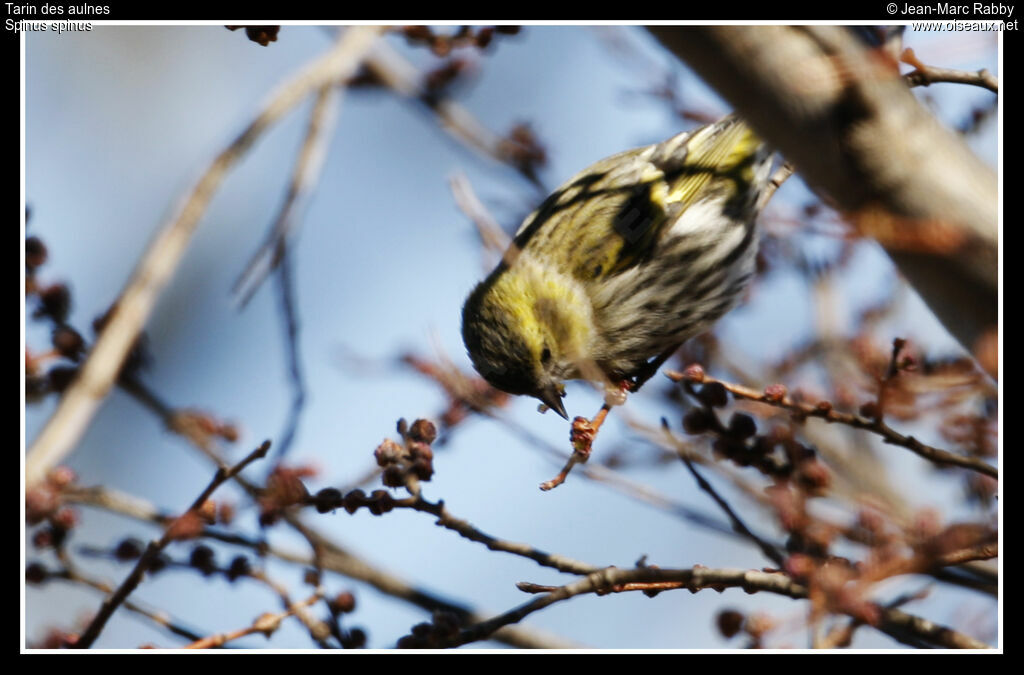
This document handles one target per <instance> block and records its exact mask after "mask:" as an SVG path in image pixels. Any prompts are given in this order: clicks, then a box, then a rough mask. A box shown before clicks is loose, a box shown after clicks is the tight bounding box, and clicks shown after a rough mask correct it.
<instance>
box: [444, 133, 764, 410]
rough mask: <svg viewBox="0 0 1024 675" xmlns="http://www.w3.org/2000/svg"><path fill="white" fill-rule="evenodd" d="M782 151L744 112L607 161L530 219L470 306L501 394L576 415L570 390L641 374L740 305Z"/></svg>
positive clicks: (469, 323)
mask: <svg viewBox="0 0 1024 675" xmlns="http://www.w3.org/2000/svg"><path fill="white" fill-rule="evenodd" d="M770 168H771V153H770V152H769V151H768V150H767V149H766V148H765V146H764V144H763V143H762V142H761V141H760V140H759V139H758V138H757V137H755V136H754V135H753V133H752V132H751V131H750V129H749V127H747V125H746V124H745V123H744V122H743V121H742V120H740V119H739V118H737V117H735V116H729V117H726V118H724V119H722V120H720V121H718V122H715V123H714V124H709V125H706V126H703V127H700V128H699V129H696V130H694V131H690V132H687V133H683V134H679V135H678V136H674V137H673V138H670V139H668V140H667V141H664V142H663V143H658V144H655V145H650V146H647V147H644V148H637V149H635V150H628V151H626V152H622V153H619V154H617V155H613V156H612V157H608V158H607V159H603V160H601V161H599V162H597V163H596V164H594V165H592V166H590V167H588V168H587V169H585V170H584V171H582V172H581V173H579V174H577V175H576V176H574V177H573V178H571V179H570V180H569V181H568V182H567V183H565V184H564V185H562V186H561V187H560V188H558V189H557V190H555V192H554V193H553V194H551V195H550V196H549V197H548V198H547V199H546V200H544V202H543V203H542V204H541V205H540V207H539V208H538V209H537V210H536V211H534V212H533V213H531V214H530V215H529V216H527V218H526V220H525V221H523V224H522V226H521V227H520V228H519V231H518V232H517V233H516V236H515V240H514V241H513V243H512V245H511V247H510V248H509V250H508V252H506V254H505V256H504V258H503V260H502V262H501V263H500V264H499V265H498V267H497V268H496V269H495V270H494V271H493V272H491V274H490V276H488V277H487V279H485V280H484V281H483V282H481V283H480V284H479V285H478V286H477V287H476V288H475V289H474V290H473V292H472V293H471V294H470V296H469V298H468V299H467V300H466V304H465V307H463V310H462V336H463V340H464V341H465V343H466V348H467V349H468V350H469V356H470V358H471V359H472V360H473V365H474V366H476V369H477V370H478V371H479V372H480V374H481V375H483V376H484V378H486V379H487V381H488V382H490V383H491V384H492V385H493V386H495V387H497V388H498V389H501V390H503V391H507V392H509V393H512V394H529V395H530V396H535V397H536V398H538V399H540V400H541V401H542V402H543V403H544V404H545V405H547V406H548V407H550V408H552V409H554V410H555V411H557V412H558V414H560V415H561V416H562V417H567V415H566V413H565V407H564V406H563V405H562V400H561V398H562V396H564V395H565V389H564V386H563V381H564V380H568V379H587V380H596V381H600V380H601V379H604V380H606V381H607V382H611V383H621V382H623V381H626V380H630V379H634V378H640V377H642V376H643V375H644V374H649V372H653V371H650V369H651V366H652V365H653V366H655V367H656V364H660V361H651V359H657V357H659V355H666V356H667V354H668V353H670V351H671V350H674V348H675V347H678V346H679V345H680V344H682V343H683V342H684V341H685V340H687V339H688V338H690V337H692V336H694V335H696V334H698V333H700V332H702V331H704V330H705V329H707V328H708V327H709V326H710V325H711V324H712V323H714V322H715V321H716V320H717V319H718V318H719V317H721V316H722V315H723V314H725V313H726V312H727V311H729V309H731V308H732V307H733V305H735V304H736V302H737V301H738V300H739V298H740V296H741V294H742V293H743V291H744V289H745V288H746V287H747V285H748V284H749V282H750V280H751V278H752V277H753V274H754V258H755V255H756V253H757V230H756V228H755V225H754V220H755V217H756V215H757V206H758V199H759V197H760V195H761V192H762V190H763V189H764V187H765V186H766V185H767V183H768V174H769V171H770Z"/></svg>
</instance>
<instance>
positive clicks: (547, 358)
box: [540, 347, 551, 363]
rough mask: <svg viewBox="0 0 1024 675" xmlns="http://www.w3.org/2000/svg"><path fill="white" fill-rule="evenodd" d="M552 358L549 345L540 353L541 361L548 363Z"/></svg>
mask: <svg viewBox="0 0 1024 675" xmlns="http://www.w3.org/2000/svg"><path fill="white" fill-rule="evenodd" d="M550 360H551V350H550V349H548V348H547V347H545V348H544V351H542V352H541V353H540V362H541V363H547V362H548V361H550Z"/></svg>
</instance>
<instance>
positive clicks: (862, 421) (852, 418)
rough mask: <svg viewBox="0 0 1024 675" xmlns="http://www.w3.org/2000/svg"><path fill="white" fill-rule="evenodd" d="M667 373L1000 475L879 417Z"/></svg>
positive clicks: (937, 461)
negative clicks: (898, 429) (895, 426)
mask: <svg viewBox="0 0 1024 675" xmlns="http://www.w3.org/2000/svg"><path fill="white" fill-rule="evenodd" d="M665 375H666V376H667V377H668V378H669V379H670V380H672V381H673V382H681V381H684V380H685V381H691V382H697V383H700V382H717V383H719V384H721V385H722V386H723V387H725V389H726V390H727V391H728V392H729V393H731V394H732V395H733V396H735V397H737V398H742V399H747V400H748V401H757V402H759V403H764V404H766V405H770V406H773V407H776V408H784V409H786V410H789V411H791V412H794V413H796V414H798V415H800V416H801V417H817V418H820V419H823V420H825V421H826V422H836V423H839V424H845V425H846V426H849V427H853V428H854V429H863V430H865V431H870V432H872V433H874V434H877V435H878V436H881V438H882V439H883V440H884V441H885V442H886V443H888V444H890V445H898V446H901V447H904V448H907V449H908V450H910V451H911V452H913V453H915V454H917V455H919V456H920V457H923V458H924V459H927V460H928V461H930V462H933V463H935V464H938V465H951V466H959V467H962V468H964V469H970V470H971V471H977V472H978V473H982V474H985V475H986V476H991V477H992V478H999V469H997V468H996V467H994V466H992V465H991V464H989V463H988V462H985V461H983V460H981V459H978V458H976V457H965V456H963V455H957V454H954V453H952V452H949V451H948V450H941V449H939V448H935V447H932V446H930V445H926V444H924V443H922V442H921V441H919V440H917V439H916V438H914V437H913V436H904V435H903V434H901V433H899V432H898V431H896V430H895V429H893V428H892V427H890V426H889V425H888V424H886V423H885V422H883V421H882V420H880V419H878V420H875V419H869V418H867V417H862V416H860V415H854V414H853V413H842V412H838V411H837V410H834V409H833V408H832V406H831V405H828V406H820V405H810V404H808V403H797V402H796V401H794V400H793V399H791V398H789V397H788V396H782V397H777V396H771V397H770V396H768V395H766V394H765V393H764V392H762V391H757V390H756V389H752V388H750V387H744V386H742V385H739V384H733V383H731V382H724V381H722V380H716V379H715V378H713V377H711V376H709V375H707V374H703V375H702V376H701V377H700V379H694V378H691V377H688V376H687V375H686V374H685V373H679V372H675V371H665Z"/></svg>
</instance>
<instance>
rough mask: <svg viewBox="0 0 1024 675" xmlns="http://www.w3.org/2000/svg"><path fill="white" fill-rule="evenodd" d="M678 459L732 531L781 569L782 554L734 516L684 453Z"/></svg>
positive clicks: (783, 559) (729, 507)
mask: <svg viewBox="0 0 1024 675" xmlns="http://www.w3.org/2000/svg"><path fill="white" fill-rule="evenodd" d="M666 427H667V425H666ZM679 459H681V460H683V464H685V465H686V468H687V469H689V471H690V473H691V474H692V475H693V478H694V479H695V480H696V481H697V485H698V486H699V487H700V489H701V490H703V491H704V492H707V493H708V494H709V495H711V498H712V499H713V500H714V501H715V503H716V504H718V506H719V508H721V509H722V511H724V512H725V515H726V516H728V517H729V520H730V521H731V522H732V527H733V529H734V530H736V531H737V532H738V533H740V534H742V535H743V536H744V537H746V538H748V539H750V540H751V541H752V542H754V543H755V544H757V547H758V548H759V549H761V552H762V553H764V554H765V556H767V557H768V558H769V559H770V560H771V561H772V562H774V563H775V564H776V565H777V566H778V567H782V566H783V565H784V564H785V562H786V559H785V557H784V556H783V555H782V553H780V552H779V550H778V549H777V548H775V547H774V546H772V545H771V544H769V543H768V542H766V541H765V540H763V539H761V538H760V537H759V536H757V535H756V534H754V533H753V531H751V529H750V528H749V527H747V525H746V524H745V523H744V522H743V520H742V519H741V518H740V517H739V516H738V515H736V512H735V511H733V510H732V507H731V506H729V502H727V501H725V499H724V498H723V497H722V496H721V495H719V494H718V492H716V491H715V488H713V487H712V486H711V483H709V482H708V481H707V480H706V479H705V478H704V476H702V475H700V472H699V471H697V467H695V466H694V465H693V462H691V461H690V458H689V457H687V456H686V454H685V453H682V452H680V453H679Z"/></svg>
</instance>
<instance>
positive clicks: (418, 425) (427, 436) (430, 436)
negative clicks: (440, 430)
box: [409, 419, 437, 445]
mask: <svg viewBox="0 0 1024 675" xmlns="http://www.w3.org/2000/svg"><path fill="white" fill-rule="evenodd" d="M409 437H410V438H411V439H412V440H414V441H420V442H422V443H426V444H427V445H430V444H431V443H433V442H434V440H435V439H436V438H437V427H436V426H434V423H433V422H431V421H430V420H424V419H419V420H416V421H415V422H413V423H412V427H410V428H409Z"/></svg>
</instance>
